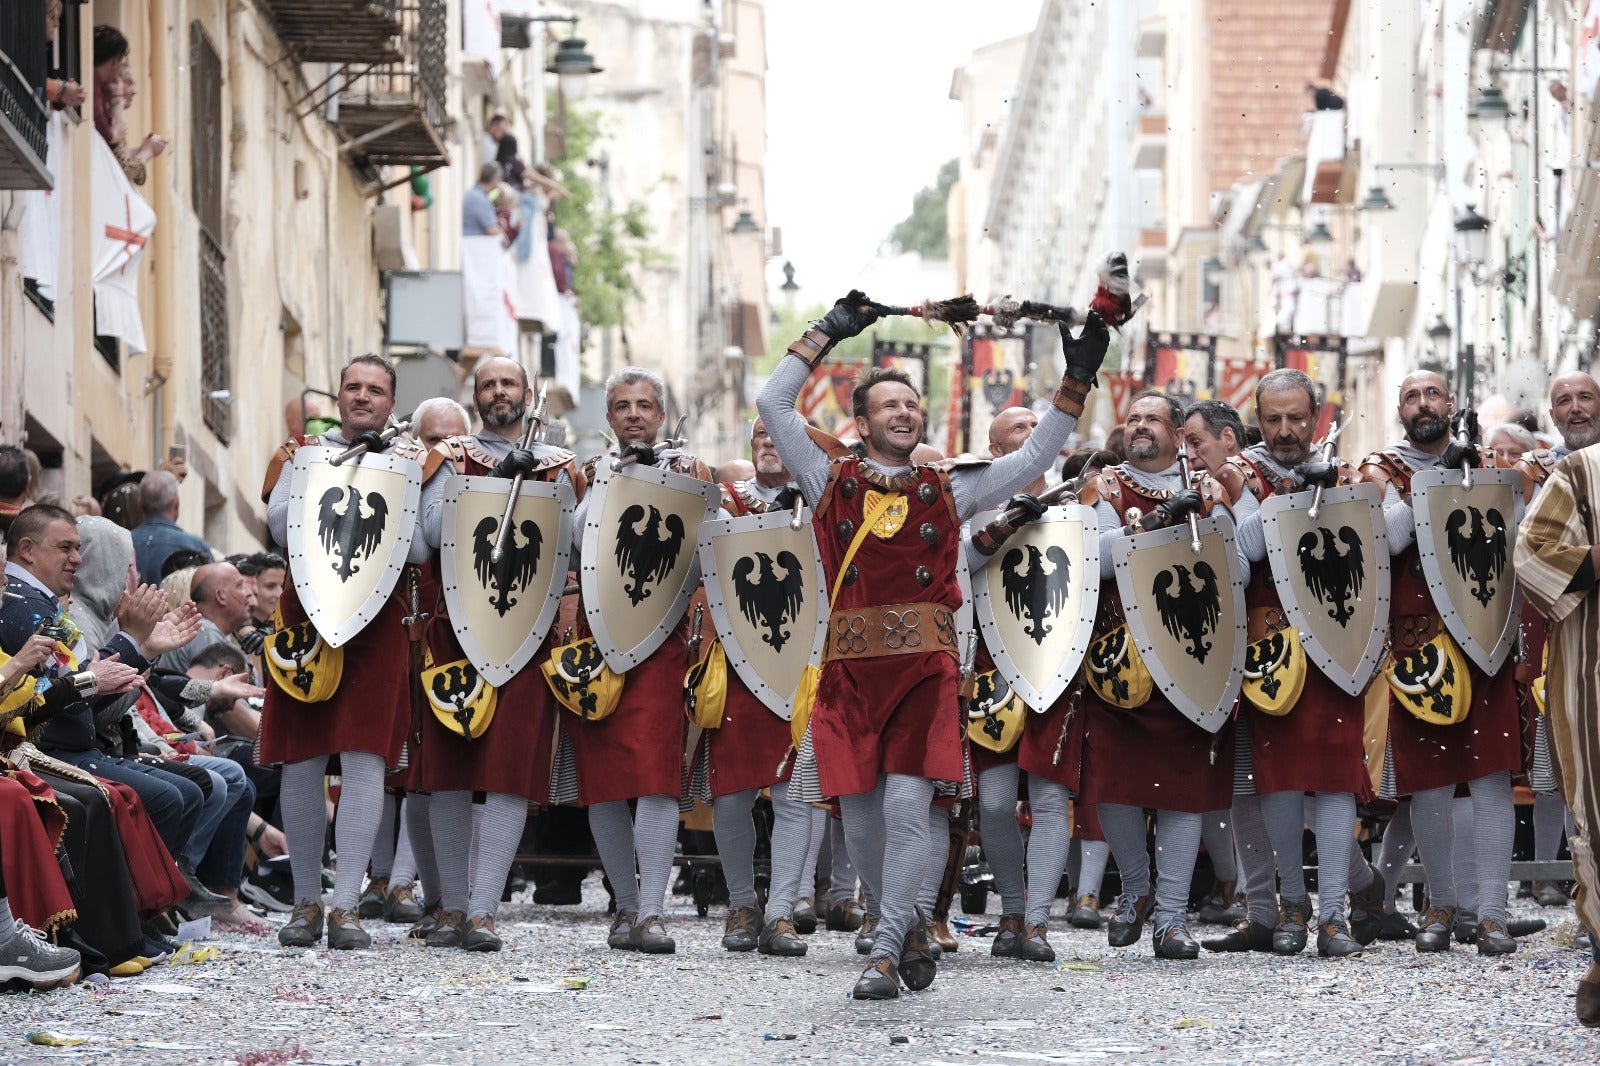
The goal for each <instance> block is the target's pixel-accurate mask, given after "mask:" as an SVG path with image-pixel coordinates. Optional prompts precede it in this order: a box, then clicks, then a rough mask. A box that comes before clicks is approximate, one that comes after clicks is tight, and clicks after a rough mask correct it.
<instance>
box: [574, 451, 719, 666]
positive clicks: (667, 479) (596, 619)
mask: <svg viewBox="0 0 1600 1066" xmlns="http://www.w3.org/2000/svg"><path fill="white" fill-rule="evenodd" d="M611 459H612V457H611V456H602V457H601V459H600V461H599V462H598V463H596V464H595V476H594V481H593V483H591V484H590V486H589V494H588V496H587V497H585V499H586V501H587V502H588V509H587V510H586V511H585V512H584V522H583V569H582V571H581V572H580V574H579V576H578V583H579V586H580V587H581V588H582V590H583V613H584V617H585V618H586V619H587V620H588V622H589V628H590V630H591V631H593V633H594V635H595V637H596V638H597V642H598V644H599V647H600V653H601V655H603V656H604V657H605V661H606V665H607V666H609V667H611V669H612V670H615V671H616V672H617V673H619V674H620V673H622V672H623V671H625V670H627V669H629V668H630V667H634V666H638V665H639V664H640V663H642V662H644V661H645V660H646V659H648V658H649V657H650V656H651V655H653V654H654V653H655V651H656V649H657V648H659V647H661V645H663V644H665V643H666V642H667V638H668V637H669V636H671V635H672V631H673V630H674V629H676V628H677V625H678V621H679V619H681V618H682V617H683V612H684V609H685V608H686V607H688V605H689V597H691V596H693V595H694V590H695V589H697V588H699V587H700V552H699V551H698V545H699V543H700V527H699V526H696V527H695V545H696V548H697V550H695V551H692V552H690V553H689V572H688V573H687V574H685V575H684V579H683V587H682V588H680V589H679V590H678V595H677V596H676V597H674V599H673V601H672V605H671V606H670V607H668V608H667V612H666V614H665V615H664V616H663V620H662V622H661V624H660V625H658V626H656V628H655V629H654V630H652V631H651V633H650V635H649V636H647V637H645V639H644V640H641V641H640V642H639V643H638V644H637V645H635V646H634V647H633V648H630V649H627V650H622V649H613V648H611V647H609V645H610V644H612V640H611V633H610V631H609V630H608V629H607V628H606V624H605V619H603V618H601V617H600V611H599V608H597V607H595V606H593V605H594V604H595V603H596V602H598V600H599V596H600V588H599V584H598V582H599V570H598V569H597V568H596V567H595V564H594V562H593V561H592V560H593V559H594V557H595V553H596V552H597V551H598V550H599V540H600V514H601V513H602V512H603V511H604V510H605V507H604V506H603V503H602V501H603V500H604V499H605V496H604V493H605V492H606V491H609V487H610V486H611V484H612V483H613V482H615V481H616V480H617V479H619V478H623V479H628V478H634V479H637V480H640V481H653V482H655V483H656V484H657V485H660V486H661V487H663V488H672V489H677V490H679V491H681V492H684V493H685V494H686V495H698V496H702V497H704V499H705V501H706V509H705V517H704V518H702V519H701V520H700V521H701V524H702V525H703V524H704V523H705V522H707V521H710V520H712V519H714V518H716V516H717V511H718V510H719V509H720V507H721V506H722V489H721V488H720V487H719V486H718V485H717V484H716V483H714V482H711V481H701V480H700V479H699V478H692V477H689V476H688V475H687V474H679V473H675V472H674V471H671V470H662V469H660V468H659V467H654V466H640V465H639V464H638V463H629V464H628V465H627V466H624V467H622V468H621V469H616V468H613V467H612V465H611ZM675 482H678V483H679V484H675ZM691 486H698V488H691ZM597 504H599V505H600V506H597Z"/></svg>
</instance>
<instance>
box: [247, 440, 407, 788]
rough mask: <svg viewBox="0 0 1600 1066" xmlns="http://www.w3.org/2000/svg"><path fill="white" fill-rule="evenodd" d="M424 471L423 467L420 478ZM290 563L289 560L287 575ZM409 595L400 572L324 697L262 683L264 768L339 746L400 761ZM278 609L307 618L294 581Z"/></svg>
mask: <svg viewBox="0 0 1600 1066" xmlns="http://www.w3.org/2000/svg"><path fill="white" fill-rule="evenodd" d="M307 443H309V444H316V443H317V438H297V439H296V440H295V441H291V442H290V443H289V444H286V445H284V446H283V447H282V448H280V449H279V451H278V454H277V455H275V456H274V457H273V461H272V464H271V466H270V467H269V469H268V473H267V484H266V492H265V493H264V494H263V495H264V496H265V495H270V493H271V490H272V487H273V485H274V484H275V483H276V480H277V478H276V477H274V476H273V475H274V472H276V473H277V475H278V476H283V466H284V465H285V464H286V463H289V462H292V461H293V458H292V457H293V454H294V450H295V446H298V445H301V444H307ZM400 447H402V446H401V445H396V449H399V448H400ZM413 458H417V456H413ZM428 469H429V467H427V466H425V467H424V476H426V472H427V470H428ZM418 535H420V534H418ZM295 562H296V560H294V559H290V560H289V571H290V574H291V575H292V574H293V572H294V566H295ZM408 598H409V593H408V580H407V577H406V575H405V574H402V575H401V577H400V580H399V581H397V582H396V583H395V588H394V592H393V594H392V595H390V597H389V599H388V601H387V602H385V603H384V605H383V608H382V609H381V610H379V612H378V613H377V615H376V616H375V617H374V618H373V619H372V621H370V622H368V623H367V624H366V626H365V627H364V628H363V629H362V630H361V632H360V633H357V634H356V635H355V636H354V637H353V638H351V639H350V640H349V641H348V642H347V643H346V644H345V645H344V648H343V650H344V668H343V673H342V675H341V676H340V681H339V688H338V690H337V691H335V692H334V694H333V695H332V696H330V697H329V698H328V699H326V700H323V701H322V702H321V703H302V702H300V701H299V700H297V699H295V698H294V697H292V696H290V695H288V694H287V693H285V692H284V691H283V690H282V689H281V688H279V687H278V686H277V685H276V684H273V683H269V684H268V685H267V699H266V704H265V706H264V707H263V708H262V711H261V734H260V754H259V761H260V762H261V764H262V765H264V766H265V765H271V764H274V763H291V762H301V761H303V760H305V759H311V758H315V757H317V756H319V755H337V754H338V753H340V752H342V751H364V752H370V753H372V754H374V755H379V756H382V757H383V761H384V764H385V765H387V766H398V765H399V763H400V756H401V753H402V751H403V750H404V748H405V742H406V734H407V733H408V732H410V730H411V683H410V672H411V647H410V642H409V640H408V639H407V637H406V629H405V624H404V622H403V621H402V619H404V618H405V617H406V616H407V615H408V614H410V613H411V612H410V609H409V607H408V605H407V600H408ZM279 609H280V610H281V611H282V612H283V624H284V625H285V626H295V625H299V624H300V623H301V622H306V621H309V618H307V616H306V613H305V608H304V607H302V606H301V604H300V596H299V593H298V592H297V591H296V590H295V585H294V581H293V580H288V581H285V582H284V585H283V599H281V600H280V601H279Z"/></svg>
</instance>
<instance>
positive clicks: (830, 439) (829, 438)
mask: <svg viewBox="0 0 1600 1066" xmlns="http://www.w3.org/2000/svg"><path fill="white" fill-rule="evenodd" d="M806 436H808V437H810V438H811V442H812V443H813V444H815V445H816V446H817V447H819V448H821V449H822V450H823V451H825V452H827V453H828V459H829V460H830V461H837V460H839V459H844V458H847V457H849V456H851V455H854V454H855V453H854V452H852V451H851V450H850V446H849V445H847V444H846V443H845V442H844V441H842V440H840V439H839V438H838V437H835V436H834V435H833V434H831V433H824V432H823V431H822V430H820V429H818V428H817V427H816V426H811V425H808V426H806Z"/></svg>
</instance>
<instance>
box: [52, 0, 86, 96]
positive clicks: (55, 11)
mask: <svg viewBox="0 0 1600 1066" xmlns="http://www.w3.org/2000/svg"><path fill="white" fill-rule="evenodd" d="M60 29H61V0H48V2H47V3H46V4H45V5H44V39H45V43H46V45H47V46H48V44H49V43H50V42H52V41H54V40H55V39H56V33H57V32H58V31H59V30H60ZM44 98H45V100H46V101H48V102H49V104H50V106H51V107H53V108H55V109H56V110H57V111H65V110H67V109H68V108H78V107H82V106H83V102H84V101H85V100H87V99H88V98H89V91H88V90H87V89H85V88H84V87H83V86H82V85H79V84H78V83H77V82H76V81H74V80H72V79H71V78H66V79H62V78H46V79H45V80H44Z"/></svg>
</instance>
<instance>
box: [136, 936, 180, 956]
mask: <svg viewBox="0 0 1600 1066" xmlns="http://www.w3.org/2000/svg"><path fill="white" fill-rule="evenodd" d="M139 950H140V952H141V953H142V955H143V957H144V958H147V959H149V960H150V961H151V962H166V961H167V960H168V959H170V958H171V957H172V953H173V952H175V951H177V950H178V945H176V944H173V943H170V942H168V941H166V940H156V939H154V938H153V937H148V936H147V937H145V938H144V947H142V948H140V949H139Z"/></svg>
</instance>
